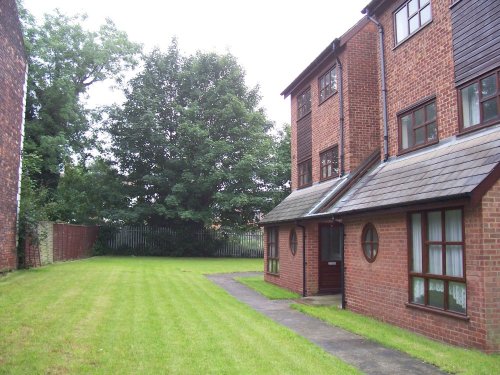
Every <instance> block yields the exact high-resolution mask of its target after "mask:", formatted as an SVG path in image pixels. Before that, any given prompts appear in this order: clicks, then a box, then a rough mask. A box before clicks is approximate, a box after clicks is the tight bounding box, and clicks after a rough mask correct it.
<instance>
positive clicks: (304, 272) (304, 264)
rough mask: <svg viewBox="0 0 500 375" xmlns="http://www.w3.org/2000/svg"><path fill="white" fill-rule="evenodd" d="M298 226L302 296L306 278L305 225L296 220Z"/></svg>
mask: <svg viewBox="0 0 500 375" xmlns="http://www.w3.org/2000/svg"><path fill="white" fill-rule="evenodd" d="M295 225H297V226H298V227H299V228H301V229H302V297H307V280H306V265H307V262H306V227H305V226H304V225H301V224H299V222H298V221H297V222H296V223H295Z"/></svg>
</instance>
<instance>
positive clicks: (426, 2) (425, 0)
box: [420, 0, 430, 8]
mask: <svg viewBox="0 0 500 375" xmlns="http://www.w3.org/2000/svg"><path fill="white" fill-rule="evenodd" d="M429 1H430V0H420V8H422V7H423V6H424V5H425V4H429Z"/></svg>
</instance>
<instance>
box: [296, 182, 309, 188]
mask: <svg viewBox="0 0 500 375" xmlns="http://www.w3.org/2000/svg"><path fill="white" fill-rule="evenodd" d="M310 186H312V182H311V183H310V184H306V185H301V186H297V190H299V189H305V188H308V187H310Z"/></svg>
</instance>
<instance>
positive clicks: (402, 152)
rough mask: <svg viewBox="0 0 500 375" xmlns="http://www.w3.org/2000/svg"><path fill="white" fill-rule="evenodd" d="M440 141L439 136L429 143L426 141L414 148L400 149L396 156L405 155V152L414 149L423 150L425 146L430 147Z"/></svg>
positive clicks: (407, 152)
mask: <svg viewBox="0 0 500 375" xmlns="http://www.w3.org/2000/svg"><path fill="white" fill-rule="evenodd" d="M437 143H439V138H438V139H436V140H435V141H432V142H428V143H424V144H422V145H419V146H414V147H412V148H406V149H404V150H400V151H399V152H398V153H397V155H396V156H401V155H405V154H409V153H410V152H413V151H417V150H421V149H423V148H425V147H429V146H432V145H435V144H437Z"/></svg>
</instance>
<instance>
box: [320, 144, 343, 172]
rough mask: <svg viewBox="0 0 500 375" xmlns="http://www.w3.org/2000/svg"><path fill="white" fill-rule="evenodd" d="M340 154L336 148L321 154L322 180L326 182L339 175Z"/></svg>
mask: <svg viewBox="0 0 500 375" xmlns="http://www.w3.org/2000/svg"><path fill="white" fill-rule="evenodd" d="M338 153H339V148H338V147H337V146H335V147H333V148H331V149H329V150H326V151H324V152H322V153H321V154H319V160H320V170H321V179H322V180H326V179H328V178H331V177H334V176H338V175H339V158H338Z"/></svg>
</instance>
